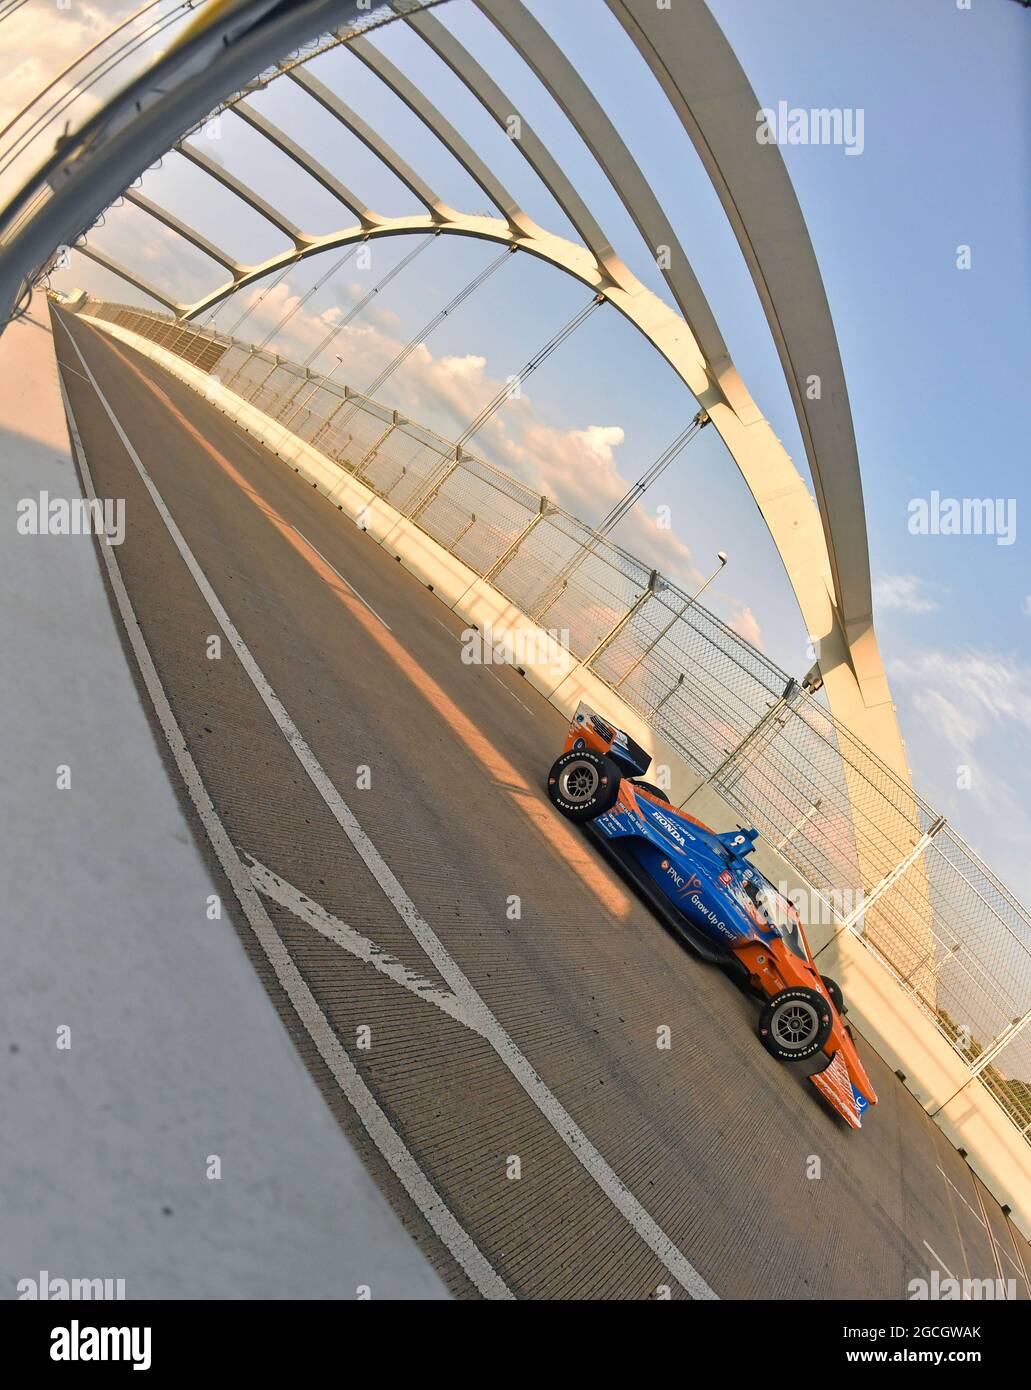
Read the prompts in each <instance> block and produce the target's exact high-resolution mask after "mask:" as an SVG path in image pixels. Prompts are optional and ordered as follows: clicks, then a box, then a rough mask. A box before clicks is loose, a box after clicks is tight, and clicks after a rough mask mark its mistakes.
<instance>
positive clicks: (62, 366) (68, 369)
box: [54, 353, 89, 384]
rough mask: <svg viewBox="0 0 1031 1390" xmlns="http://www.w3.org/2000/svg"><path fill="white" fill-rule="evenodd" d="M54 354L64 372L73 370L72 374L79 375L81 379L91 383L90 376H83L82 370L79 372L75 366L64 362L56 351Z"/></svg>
mask: <svg viewBox="0 0 1031 1390" xmlns="http://www.w3.org/2000/svg"><path fill="white" fill-rule="evenodd" d="M54 356H55V359H56V361H57V365H58V366H59V367H60V368H61V371H62V372H71V374H72V376H77V377H78V378H79V380H80V381H85V382H86V383H87V384H88V383H89V377H85V376H83V374H82V373H81V372H77V371H76V370H75V368H74V367H69V365H68V363H67V362H62V361H61V359H60V357H57V354H56V353H55V354H54Z"/></svg>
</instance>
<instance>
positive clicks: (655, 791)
mask: <svg viewBox="0 0 1031 1390" xmlns="http://www.w3.org/2000/svg"><path fill="white" fill-rule="evenodd" d="M630 785H631V786H632V787H640V788H641V790H642V791H646V792H651V794H652V796H657V797H658V798H659V800H660V801H664V802H665V803H666V805H667V806H668V805H669V804H670V801H669V797H668V796H667V795H666V793H665V792H664V791H663V790H662V788H661V787H656V786H654V785H653V784H652V783H651V782H643V781H642V780H641V778H640V777H631V779H630Z"/></svg>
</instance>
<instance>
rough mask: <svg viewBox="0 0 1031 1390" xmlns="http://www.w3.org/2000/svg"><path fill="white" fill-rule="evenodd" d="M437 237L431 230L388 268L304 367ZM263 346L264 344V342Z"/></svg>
mask: <svg viewBox="0 0 1031 1390" xmlns="http://www.w3.org/2000/svg"><path fill="white" fill-rule="evenodd" d="M436 238H437V233H436V232H431V233H430V235H429V236H428V237H426V238H425V239H424V240H423V241H420V242H419V244H418V246H415V247H413V249H412V250H411V251H409V253H408V255H407V256H405V257H403V258H402V259H401V260H400V261H398V263H397V265H395V266H394V267H393V269H391V270H388V271H387V273H386V275H384V276H383V278H382V280H378V281H377V282H376V284H375V285H373V287H372V289H371V290H369V292H368V294H366V295H363V296H362V298H361V299H359V300H358V302H357V304H354V305H352V307H351V308H350V309H349V310H348V311H347V313H346V314H345V315H344V317H343V318H342V319H341V320H340V322H339V323H336V324H334V325H333V327H332V328H331V329H330V331H329V332H328V333H327V334H326V336H325V337H324V338H323V339H322V341H321V343H319V345H318V346H317V347H316V348H315V349H314V351H313V352H310V353H309V354H308V356H307V357H306V358H305V360H304V361H303V362H302V364H301V365H302V366H303V367H310V366H311V364H312V363H313V362H314V361H315V359H316V357H318V356H319V354H320V353H323V352H325V350H326V349H327V348H328V347H329V346H330V345H331V344H332V342H333V340H334V338H336V337H337V335H338V334H339V333H342V332H343V331H344V329H345V328H346V327H347V325H348V324H349V323H352V322H353V321H354V320H355V319H356V318H357V317H358V315H359V314H360V313H361V312H362V310H363V309H365V308H366V307H367V305H368V304H369V303H371V301H372V300H373V299H375V297H376V295H378V294H379V293H380V291H381V290H384V289H386V287H387V285H389V284H390V282H391V280H393V279H394V277H395V276H396V275H400V274H401V272H402V270H404V269H405V267H406V266H409V265H411V263H412V261H414V260H415V258H416V256H418V255H420V254H421V253H422V252H423V251H425V250H426V248H427V246H429V245H430V243H431V242H433V241H435V240H436ZM262 346H264V344H262Z"/></svg>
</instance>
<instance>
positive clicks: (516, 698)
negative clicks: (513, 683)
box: [488, 671, 532, 714]
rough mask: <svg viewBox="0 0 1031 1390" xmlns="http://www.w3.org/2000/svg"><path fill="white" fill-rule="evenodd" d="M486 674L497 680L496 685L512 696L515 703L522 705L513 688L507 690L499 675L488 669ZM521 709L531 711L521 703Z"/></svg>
mask: <svg viewBox="0 0 1031 1390" xmlns="http://www.w3.org/2000/svg"><path fill="white" fill-rule="evenodd" d="M488 674H489V675H491V676H493V677H494V679H495V680H496V681H497V683H498V685H500V686H501V688H502V690H503V691H504V692H505V693H506V695H511V696H512V699H513V700H514V701H515V702H516V704H517V705H523V702H522V700H520V698H519V696H518V695H517V694H516V693H515V691H514V690H509V688H508V686H507V685H506V684H505V682H504V681H503V680H502V679H501V677H500V676H499V675H497V674H496V673H495V672H494V671H490V672H488ZM523 709H524V710H526V713H527V714H530V713H532V711H531V710H530V707H529V706H528V705H523Z"/></svg>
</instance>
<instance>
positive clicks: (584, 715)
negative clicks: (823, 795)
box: [547, 703, 877, 1129]
mask: <svg viewBox="0 0 1031 1390" xmlns="http://www.w3.org/2000/svg"><path fill="white" fill-rule="evenodd" d="M650 765H651V758H650V756H649V755H648V753H646V752H645V750H644V749H643V748H641V747H640V745H639V744H637V743H636V742H635V741H634V740H633V739H632V738H631V737H630V736H629V735H628V734H626V733H624V732H623V731H622V730H621V729H617V728H615V727H614V726H613V725H612V724H610V723H608V722H607V721H606V720H604V719H602V718H601V717H600V716H599V715H597V714H596V713H595V712H594V710H592V709H590V708H589V707H588V706H587V705H586V704H584V703H581V704H580V706H579V707H578V709H577V711H576V714H575V715H574V717H573V721H572V723H571V724H570V727H569V734H568V736H567V738H566V743H565V748H564V750H563V752H562V754H561V756H560V757H559V758H558V759H557V761H556V762H555V763H554V765H553V766H552V768H551V771H550V772H549V773H548V781H547V792H548V797H549V799H550V801H551V802H552V804H553V805H554V806H555V807H556V809H557V810H558V811H559V812H560V813H561V814H562V815H563V816H565V817H567V818H568V819H569V820H571V821H574V822H576V823H577V824H580V825H582V826H584V827H585V829H586V830H587V831H588V832H589V833H590V834H591V835H592V836H593V837H594V838H595V839H596V840H597V841H598V843H599V844H600V845H601V846H602V847H603V848H604V849H605V851H606V852H607V853H608V854H609V856H610V857H611V858H613V859H614V860H615V861H616V863H617V865H618V866H619V867H620V868H621V870H622V871H623V872H624V873H625V874H626V875H627V876H628V877H629V878H630V879H631V880H632V882H633V883H634V885H635V887H636V888H637V889H638V891H639V892H640V894H641V895H642V896H643V897H644V899H645V900H646V901H647V902H648V903H649V904H650V906H651V907H652V908H653V909H654V910H655V911H656V913H657V914H658V915H659V916H660V918H661V919H663V920H664V921H665V922H666V923H667V924H668V925H669V926H671V927H672V928H673V929H674V931H676V932H677V933H678V934H679V935H680V936H681V937H682V938H684V939H685V940H686V941H687V943H688V945H689V946H691V947H692V948H693V949H694V950H695V951H696V952H697V954H698V955H700V956H702V957H703V958H704V959H705V960H708V961H712V962H715V963H718V964H720V965H723V966H726V967H728V968H729V969H731V970H732V971H733V972H734V973H736V974H737V975H738V977H739V978H740V979H741V980H742V981H743V982H744V983H745V984H746V985H747V987H748V988H749V989H750V990H751V991H752V992H753V993H754V994H756V995H757V996H758V997H759V998H760V999H761V1000H762V1001H763V1003H762V1010H761V1013H760V1016H759V1038H760V1040H761V1042H762V1044H763V1046H764V1047H765V1048H766V1050H767V1051H768V1052H770V1053H772V1055H773V1056H774V1057H776V1058H777V1059H778V1060H779V1061H781V1062H797V1061H802V1060H804V1059H806V1058H809V1057H814V1056H815V1055H816V1054H817V1053H822V1054H823V1055H824V1056H825V1057H826V1058H827V1061H826V1063H825V1064H824V1066H823V1067H821V1068H820V1069H819V1070H817V1071H814V1072H813V1073H812V1074H811V1075H810V1076H809V1078H808V1079H809V1080H810V1081H811V1082H812V1084H813V1085H814V1086H815V1087H816V1089H817V1090H818V1091H819V1092H820V1094H821V1095H822V1096H823V1097H824V1099H825V1100H826V1101H827V1102H828V1103H829V1104H830V1106H831V1107H832V1108H833V1109H834V1110H835V1111H836V1112H837V1113H838V1114H839V1115H840V1116H841V1117H842V1118H843V1119H844V1120H845V1121H846V1122H847V1123H848V1124H849V1125H851V1127H852V1128H853V1129H859V1128H861V1122H862V1116H863V1113H864V1112H865V1111H866V1110H867V1109H868V1108H869V1107H870V1106H872V1105H876V1104H877V1096H876V1093H875V1092H874V1088H873V1086H872V1084H871V1082H870V1078H869V1077H868V1076H867V1074H866V1070H865V1068H864V1066H863V1064H862V1062H861V1061H860V1059H859V1053H858V1051H857V1050H856V1045H855V1041H854V1039H853V1037H852V1031H851V1029H850V1028H849V1026H848V1024H847V1023H846V1022H845V1019H844V1014H845V1004H844V1000H843V999H842V995H841V990H840V988H839V987H838V985H837V983H836V982H835V981H834V980H832V979H830V978H829V977H826V976H822V975H821V974H820V973H819V971H818V970H817V968H816V964H815V962H814V961H813V956H812V952H811V951H810V949H809V944H808V942H807V941H806V937H805V932H804V931H803V929H802V923H801V921H800V919H799V916H798V913H797V911H796V909H795V907H794V905H793V904H792V903H791V902H789V901H788V899H787V898H785V897H784V896H783V895H782V894H781V893H779V892H778V891H777V889H776V888H775V887H774V886H773V884H772V883H771V882H770V881H769V879H767V878H766V877H765V876H764V875H763V874H762V873H760V872H759V870H758V869H757V868H756V867H755V866H754V865H753V864H751V863H749V860H748V856H749V855H750V854H751V853H752V851H753V850H754V848H755V841H756V839H757V838H758V833H759V832H758V831H757V830H755V829H745V828H742V827H738V828H737V829H735V830H732V831H728V832H726V833H724V834H719V833H717V832H716V831H715V830H713V829H711V828H710V827H709V826H707V825H703V824H702V822H701V821H699V820H696V819H695V818H694V817H693V816H690V815H688V814H687V812H686V811H682V810H678V809H676V808H675V807H673V806H672V805H671V804H670V802H669V799H668V797H667V796H666V794H665V792H664V791H663V790H662V789H661V788H659V787H657V786H654V785H653V784H652V783H650V782H646V781H645V780H644V774H645V773H646V772H647V771H648V768H649V766H650Z"/></svg>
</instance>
